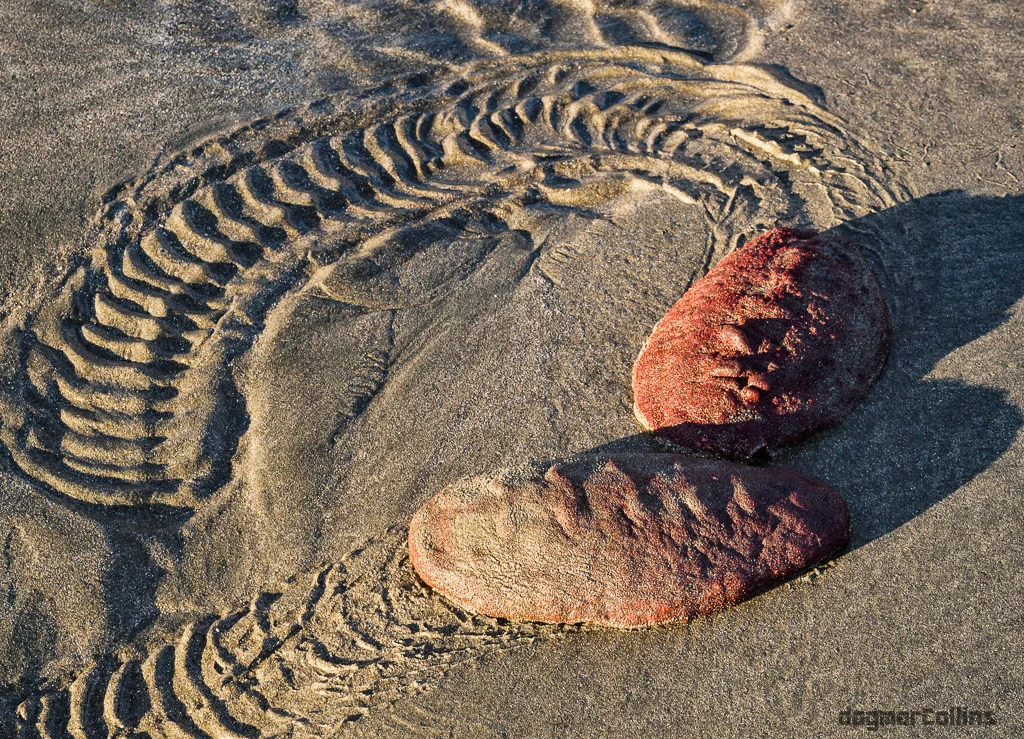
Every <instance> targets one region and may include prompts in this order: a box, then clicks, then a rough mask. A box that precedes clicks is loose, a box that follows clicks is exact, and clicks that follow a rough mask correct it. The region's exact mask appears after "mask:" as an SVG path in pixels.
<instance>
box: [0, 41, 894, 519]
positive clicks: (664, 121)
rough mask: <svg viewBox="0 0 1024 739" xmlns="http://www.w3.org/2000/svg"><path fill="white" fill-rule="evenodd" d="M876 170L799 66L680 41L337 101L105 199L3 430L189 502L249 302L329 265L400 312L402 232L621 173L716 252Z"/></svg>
mask: <svg viewBox="0 0 1024 739" xmlns="http://www.w3.org/2000/svg"><path fill="white" fill-rule="evenodd" d="M884 177H885V171H884V166H883V165H882V163H881V162H880V161H879V160H878V159H877V158H876V157H875V156H874V155H873V154H872V153H871V152H870V151H869V150H868V149H866V148H865V147H863V146H861V145H860V144H858V143H857V142H856V141H854V140H853V139H852V138H851V137H849V136H848V135H847V134H846V132H845V131H844V129H843V126H842V123H841V121H839V120H838V119H836V118H835V117H834V116H831V115H829V114H828V113H826V112H825V111H824V110H822V109H821V108H820V107H818V105H817V104H816V103H815V102H814V100H812V99H811V98H810V97H808V95H807V94H805V93H803V92H801V91H800V90H799V89H798V86H797V85H796V84H795V82H794V81H791V80H788V79H784V78H783V77H782V76H780V75H779V74H777V73H775V72H772V71H770V70H768V69H766V68H762V67H758V66H752V65H731V64H723V65H714V64H705V63H703V62H702V61H700V60H699V59H697V58H695V57H693V56H690V55H688V54H683V53H677V52H663V51H657V50H653V49H650V48H644V47H617V48H610V49H595V50H589V51H575V52H573V51H563V52H546V53H539V54H535V55H530V56H526V57H510V58H505V59H501V60H493V61H487V62H482V63H479V64H477V65H475V66H474V67H472V68H469V69H467V70H466V71H465V72H464V73H463V74H462V75H460V76H459V78H457V79H451V78H448V79H439V80H436V81H434V82H432V83H429V84H428V83H427V82H426V81H425V80H424V79H423V76H422V75H419V76H416V77H413V78H410V79H408V80H405V81H404V82H401V83H392V84H388V85H385V86H383V87H381V88H378V89H375V90H371V91H364V92H361V93H358V94H341V95H338V96H336V97H335V98H332V99H329V100H321V101H318V102H316V103H313V104H311V105H309V106H307V107H305V108H302V109H301V110H288V111H283V112H282V113H280V114H278V115H277V116H276V117H275V118H274V119H273V120H260V121H256V122H254V123H252V124H250V125H248V126H245V127H243V128H241V129H239V130H237V131H234V132H231V133H229V134H227V135H224V136H221V137H218V138H215V139H212V140H210V141H208V142H207V143H205V144H203V145H202V146H199V147H197V148H196V149H194V150H193V151H191V152H189V153H185V154H181V155H179V156H178V157H176V158H175V159H173V160H172V161H170V162H169V163H167V164H166V165H164V166H163V167H161V168H154V170H153V171H151V172H150V173H149V174H148V175H147V176H146V177H144V178H142V179H141V180H140V181H138V182H136V183H133V184H131V185H127V186H125V187H123V188H121V189H120V190H119V191H117V192H114V193H112V194H111V195H110V196H109V198H108V199H109V202H108V204H107V205H106V206H105V207H104V209H103V210H102V212H101V213H100V215H99V217H98V218H97V221H96V244H97V245H96V246H95V248H94V249H93V252H92V255H91V258H90V259H89V260H88V261H87V263H86V264H84V265H83V266H82V267H81V268H79V269H78V270H77V271H76V272H75V273H74V274H73V275H71V277H70V278H69V279H68V281H67V283H66V284H65V286H64V287H63V289H62V291H61V292H60V294H59V295H56V296H54V297H53V298H52V299H50V300H48V301H46V302H44V303H43V305H42V307H41V308H40V309H39V310H38V311H37V312H36V313H35V314H34V315H32V316H31V317H30V318H29V319H27V320H26V322H25V327H24V329H25V330H24V331H23V333H22V335H21V337H20V351H21V353H20V361H19V365H18V375H19V376H18V378H17V379H16V382H15V386H16V388H17V390H16V392H15V394H14V395H13V396H10V397H4V398H3V399H2V400H3V402H2V403H0V407H2V411H3V424H2V429H0V434H2V439H3V442H4V444H5V445H6V447H7V449H8V451H9V452H10V454H11V456H12V458H13V459H14V461H15V463H16V465H17V466H18V467H19V468H20V469H21V470H22V471H23V472H24V473H25V474H26V475H28V476H29V477H31V478H33V479H35V480H38V481H41V482H43V483H45V484H46V485H47V486H48V487H49V488H50V489H51V490H53V491H56V492H57V493H60V494H63V495H65V496H69V497H70V498H73V499H76V500H79V501H85V502H87V503H92V504H101V505H137V504H163V505H169V506H182V507H189V506H194V505H195V504H196V503H197V502H198V501H199V500H201V499H202V498H204V497H206V496H208V495H209V494H210V493H211V492H212V491H213V490H216V489H217V488H218V487H219V486H220V485H221V484H223V483H224V482H226V481H227V480H228V479H230V477H231V474H232V471H231V458H232V455H233V454H234V451H235V449H236V448H237V443H238V439H239V438H240V436H241V434H242V433H244V429H245V423H246V419H245V413H244V400H242V399H241V397H240V395H239V394H238V391H237V390H236V389H235V387H234V383H233V379H232V376H231V365H232V362H233V360H234V359H235V358H237V357H238V356H240V355H241V354H243V353H244V352H245V351H246V350H247V349H248V348H249V347H250V346H251V345H252V342H253V341H254V340H255V339H256V337H257V336H258V335H259V333H260V331H261V329H262V325H263V321H264V319H265V317H266V315H267V312H268V311H269V310H270V309H271V308H272V307H273V305H274V304H275V302H276V301H277V300H278V299H279V298H280V297H281V296H282V295H283V294H284V293H285V292H286V291H288V290H290V289H293V288H295V287H296V286H298V285H302V284H305V283H307V282H309V281H310V280H316V279H320V278H322V277H323V276H324V274H325V271H326V270H329V271H330V275H331V281H332V285H333V286H334V288H335V293H336V297H338V298H339V299H342V300H345V301H346V302H350V303H352V304H353V305H354V306H356V307H359V308H361V309H365V310H379V309H396V308H401V307H402V306H403V305H406V304H408V303H409V301H410V297H409V296H408V295H407V294H405V293H403V292H402V291H401V290H397V289H394V288H393V286H389V284H388V281H387V277H388V273H389V270H393V269H394V268H395V267H397V266H399V265H401V264H402V263H403V262H405V261H407V260H409V259H410V258H411V257H413V256H414V255H415V253H416V249H417V247H416V240H415V239H402V238H398V237H399V236H400V235H401V234H402V233H403V232H405V233H407V232H410V231H411V230H412V229H415V228H424V227H425V226H427V225H431V226H432V227H437V228H441V229H446V230H448V231H450V232H452V233H456V234H457V233H459V232H462V231H465V230H467V229H470V230H477V231H484V232H488V233H501V232H503V231H507V230H509V229H510V228H512V227H513V225H514V222H515V218H516V213H517V212H519V211H521V210H522V209H525V208H529V207H531V206H532V205H533V204H536V203H539V202H552V203H557V204H562V205H575V206H585V205H587V204H591V203H595V202H598V201H600V200H602V199H607V198H609V197H612V196H616V195H620V194H621V193H622V192H624V191H628V188H630V187H636V186H638V185H639V186H646V187H659V188H662V189H664V190H665V191H667V192H669V193H671V194H673V195H675V196H676V197H677V198H679V199H680V200H681V201H684V202H687V203H697V204H699V205H700V206H701V208H702V210H703V212H704V214H705V217H706V219H707V221H708V222H709V224H710V226H711V231H712V234H713V236H712V238H713V244H712V245H711V246H712V248H713V249H712V253H713V255H715V256H718V257H720V256H722V255H723V254H724V253H725V252H726V251H728V250H729V249H731V248H734V247H735V245H736V244H737V242H738V241H739V240H740V239H741V238H742V237H743V236H744V235H745V234H746V233H749V232H750V231H751V230H752V229H755V228H758V227H763V226H765V225H774V224H775V223H777V222H801V221H807V220H812V221H813V222H814V223H815V224H816V225H818V226H822V225H833V224H835V223H837V222H840V221H842V220H845V219H847V218H850V217H855V216H859V215H863V214H864V213H866V212H869V211H871V210H874V209H877V208H880V207H884V206H887V205H891V204H892V202H893V201H894V198H895V197H896V196H895V195H894V194H892V193H890V191H889V190H887V188H886V187H885V186H883V185H882V184H881V182H882V181H883V179H884ZM624 188H625V190H624ZM467 265H468V266H466V265H464V266H465V268H466V269H472V259H471V258H470V257H467ZM338 285H342V288H341V289H340V292H339V290H338ZM346 286H347V287H346ZM420 287H426V288H430V287H431V286H429V285H428V286H420ZM436 287H437V289H443V288H444V286H443V284H442V285H439V286H436ZM371 288H372V289H371ZM428 292H429V290H428ZM382 372H383V370H382V371H381V372H376V371H375V372H374V373H371V374H374V375H375V376H376V375H379V378H378V379H379V381H380V382H383V381H384V375H383V374H382ZM373 390H374V389H373V388H369V389H367V388H362V389H360V388H356V389H354V391H353V392H354V393H355V396H358V397H356V400H354V401H353V403H352V408H351V409H347V410H346V411H344V412H343V414H342V415H347V416H350V417H351V416H353V415H354V414H358V413H359V409H360V407H361V406H362V405H363V402H362V400H361V398H362V397H363V394H364V391H365V392H370V393H372V392H373ZM355 396H354V397H355ZM349 420H351V419H350V418H349Z"/></svg>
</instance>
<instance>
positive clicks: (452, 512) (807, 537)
mask: <svg viewBox="0 0 1024 739" xmlns="http://www.w3.org/2000/svg"><path fill="white" fill-rule="evenodd" d="M849 530H850V517H849V513H848V511H847V508H846V504H845V503H844V502H843V500H842V498H841V497H840V496H839V494H838V493H836V492H835V491H834V490H832V489H831V488H830V487H828V486H827V485H826V484H825V483H823V482H821V481H819V480H816V479H814V478H811V477H808V476H806V475H802V474H800V473H797V472H793V471H791V470H785V469H778V468H755V467H746V466H743V465H739V464H735V463H732V462H725V461H720V460H705V459H696V458H692V457H686V456H683V455H678V454H632V455H621V456H616V457H612V458H609V457H578V458H575V459H569V460H565V461H560V462H556V463H554V464H551V465H550V466H549V465H546V464H539V463H534V464H531V465H527V466H525V467H520V468H516V469H513V470H507V471H504V472H501V473H499V474H497V475H496V476H494V477H489V478H488V477H477V478H472V479H468V480H463V481H461V482H457V483H455V484H453V485H451V486H449V487H447V488H445V489H444V490H442V491H441V492H439V493H437V494H436V495H435V496H434V497H433V498H431V499H430V500H429V501H427V503H426V504H425V505H424V506H423V507H422V508H420V510H419V511H418V512H417V513H416V515H415V517H414V518H413V520H412V524H411V526H410V528H409V552H410V558H411V560H412V564H413V567H415V569H416V572H417V573H418V574H419V576H420V577H421V578H422V579H423V580H424V582H426V583H427V584H428V585H430V586H431V587H433V588H435V589H437V590H439V591H440V592H441V593H442V594H443V595H445V596H447V597H448V598H449V599H451V600H452V601H454V602H455V603H456V604H458V605H459V606H462V607H463V608H466V609H469V610H471V611H475V612H477V613H481V614H484V615H488V616H493V617H498V618H506V619H509V620H513V621H544V622H560V623H577V622H592V623H597V624H603V625H607V626H617V627H627V628H628V627H639V626H648V625H652V624H658V623H667V622H675V621H688V620H690V619H692V618H694V617H695V616H699V615H701V614H706V613H711V612H714V611H718V610H720V609H722V608H724V607H725V606H728V605H732V604H734V603H737V602H739V601H741V600H744V599H745V598H748V597H750V596H751V595H753V594H754V593H756V592H758V591H759V590H762V589H764V588H765V587H768V586H770V585H771V584H773V583H775V582H777V581H779V580H780V579H783V578H786V577H787V576H789V575H792V574H793V573H796V572H798V571H800V570H802V569H804V568H807V567H810V566H812V565H814V564H815V563H817V562H820V561H822V560H824V559H826V558H828V557H830V556H831V555H833V554H835V553H836V552H838V551H840V550H841V549H842V548H843V547H845V546H846V544H847V542H848V541H849Z"/></svg>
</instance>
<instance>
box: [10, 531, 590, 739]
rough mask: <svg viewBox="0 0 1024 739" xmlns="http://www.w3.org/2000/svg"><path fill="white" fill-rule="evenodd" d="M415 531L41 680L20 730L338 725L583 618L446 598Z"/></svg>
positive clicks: (184, 735)
mask: <svg viewBox="0 0 1024 739" xmlns="http://www.w3.org/2000/svg"><path fill="white" fill-rule="evenodd" d="M406 536H407V532H406V530H405V529H399V530H393V531H389V532H387V533H386V534H385V535H384V536H381V537H378V538H376V539H373V540H370V541H367V542H365V543H364V544H363V545H361V546H359V547H357V548H355V549H353V550H352V551H351V552H350V553H349V554H348V555H347V556H345V557H344V558H342V559H341V561H339V562H338V563H336V564H334V565H331V566H330V567H327V568H326V569H323V570H321V571H319V572H315V573H312V574H310V575H305V576H303V577H301V578H297V579H295V580H293V581H292V582H291V583H289V584H288V585H287V586H286V587H285V588H283V589H281V590H278V591H273V592H265V593H261V594H259V595H258V596H257V597H256V598H254V599H253V600H252V601H251V603H250V604H249V606H248V607H246V608H243V609H241V610H239V611H235V612H232V613H228V614H225V615H222V616H220V617H213V616H211V617H209V618H203V619H199V620H196V621H194V622H192V623H189V624H187V625H186V626H185V627H184V628H183V629H182V630H181V631H180V632H178V634H177V635H175V636H171V637H170V638H157V639H155V640H154V643H153V644H151V645H149V648H146V649H140V650H137V651H136V652H134V653H132V654H128V655H122V656H118V657H115V656H108V657H107V658H104V659H100V660H97V661H96V662H95V663H93V664H92V665H90V666H88V667H87V668H86V669H85V670H83V671H81V672H80V673H78V674H77V675H70V676H68V679H67V680H66V681H63V682H55V683H54V684H51V685H49V686H45V687H43V688H42V689H41V690H39V691H37V692H36V693H34V694H33V695H32V696H31V697H29V698H28V699H27V700H25V701H23V702H22V703H21V705H20V706H18V709H17V714H18V718H17V723H18V724H19V731H20V733H19V734H18V736H25V737H41V738H42V739H51V738H52V739H56V738H57V737H67V736H68V735H71V736H74V737H78V738H80V739H93V738H94V737H95V738H96V739H99V738H100V737H104V738H105V737H109V736H138V735H148V736H150V737H153V738H154V739H156V737H167V738H168V739H171V738H173V739H200V738H202V739H208V738H209V737H221V738H230V739H239V738H242V737H245V738H252V737H265V736H266V737H270V736H290V737H311V738H312V737H318V738H319V737H325V736H334V735H335V734H336V732H337V731H338V729H339V728H340V727H342V726H344V725H347V724H350V723H351V722H354V721H358V720H359V719H360V718H361V717H362V716H363V715H365V714H366V712H367V711H370V710H372V709H380V708H382V707H386V706H387V705H389V704H392V703H394V702H396V701H397V700H398V699H399V698H401V697H402V696H404V695H408V694H410V693H415V692H418V691H421V690H424V689H426V688H427V687H429V683H430V681H431V680H433V679H436V677H437V676H439V675H440V674H442V673H444V672H446V671H447V670H449V669H451V668H453V667H456V666H458V665H459V664H461V663H464V662H469V661H472V660H475V659H479V658H480V657H482V656H484V655H486V654H488V653H492V652H495V651H500V650H504V649H509V648H513V647H517V646H521V645H525V644H528V643H530V642H532V641H534V640H535V639H537V638H539V637H544V636H552V635H556V634H559V633H565V632H568V631H576V630H578V629H579V627H572V626H545V625H541V624H515V625H513V624H509V623H508V622H503V621H498V620H495V619H490V618H486V617H481V616H476V615H473V614H471V613H468V612H465V611H462V610H461V609H459V608H457V607H453V606H451V605H449V604H448V603H447V602H446V601H444V600H443V599H442V598H441V596H439V595H437V594H436V593H434V592H433V591H432V590H430V589H429V588H427V587H425V586H424V585H423V584H422V583H421V582H420V581H419V579H418V578H417V577H416V575H415V573H414V572H413V569H412V566H411V565H410V563H409V557H408V550H407V548H406ZM2 718H3V717H0V719H2Z"/></svg>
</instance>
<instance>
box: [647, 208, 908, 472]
mask: <svg viewBox="0 0 1024 739" xmlns="http://www.w3.org/2000/svg"><path fill="white" fill-rule="evenodd" d="M891 333H892V328H891V322H890V316H889V310H888V307H887V305H886V301H885V295H884V293H883V291H882V287H881V285H880V284H879V282H878V280H877V279H876V278H875V275H874V273H873V272H872V270H871V268H870V267H869V266H868V265H867V263H866V262H865V261H864V259H863V257H862V256H861V254H860V252H859V250H858V248H857V247H856V246H855V245H854V244H852V243H851V242H850V241H848V240H847V239H844V238H842V237H840V236H837V235H833V234H821V235H817V234H814V233H813V232H809V231H799V230H795V229H783V228H778V229H773V230H771V231H768V232H767V233H765V234H763V235H761V236H760V237H758V238H756V239H754V240H752V241H749V242H747V243H746V244H745V245H744V246H743V247H741V248H740V249H737V250H736V251H734V252H732V253H731V254H730V255H728V256H727V257H725V258H724V259H723V260H722V261H721V262H720V263H719V264H718V265H717V266H715V267H714V268H713V269H711V270H710V271H709V272H708V273H707V274H706V275H705V276H704V277H702V278H701V279H699V280H697V281H696V282H695V283H694V284H693V286H692V287H691V288H690V289H689V290H688V291H687V292H686V293H685V294H684V295H683V297H682V298H681V299H680V300H679V302H677V303H676V304H675V305H674V306H673V307H672V308H671V309H670V310H669V312H668V313H667V314H666V315H665V317H664V318H662V319H661V321H660V322H659V323H658V324H657V326H655V328H654V331H653V332H652V333H651V335H650V337H649V338H648V339H647V342H646V343H645V345H644V347H643V349H642V350H641V352H640V355H639V357H638V358H637V360H636V364H635V365H634V367H633V395H634V412H635V414H636V417H637V419H638V420H639V422H640V424H641V425H642V426H643V427H644V428H645V429H648V430H650V431H654V432H655V433H656V434H657V435H658V436H659V437H661V438H663V439H665V440H667V441H669V442H671V443H673V444H676V445H678V446H681V447H686V448H689V449H694V450H700V451H703V452H709V453H712V454H717V455H721V456H724V457H728V458H733V459H749V458H751V457H754V456H755V455H758V454H759V453H767V454H771V453H772V452H773V451H775V450H776V449H778V448H779V447H782V446H785V445H787V444H790V443H793V442H795V441H799V440H800V439H803V438H806V437H807V436H809V435H810V434H811V433H813V432H814V431H816V430H818V429H821V428H824V427H826V426H830V425H832V424H834V423H836V422H838V421H839V420H840V419H842V418H843V417H844V416H845V415H846V414H847V413H848V412H849V411H850V410H851V409H852V408H853V407H854V406H855V405H856V404H857V403H858V402H859V401H860V400H861V399H862V398H863V397H864V396H865V395H866V394H867V391H868V390H869V389H870V387H871V385H872V384H873V383H874V381H875V380H876V379H877V378H878V375H879V373H880V372H881V370H882V366H883V364H884V363H885V357H886V355H887V353H888V350H889V341H890V336H891Z"/></svg>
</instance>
